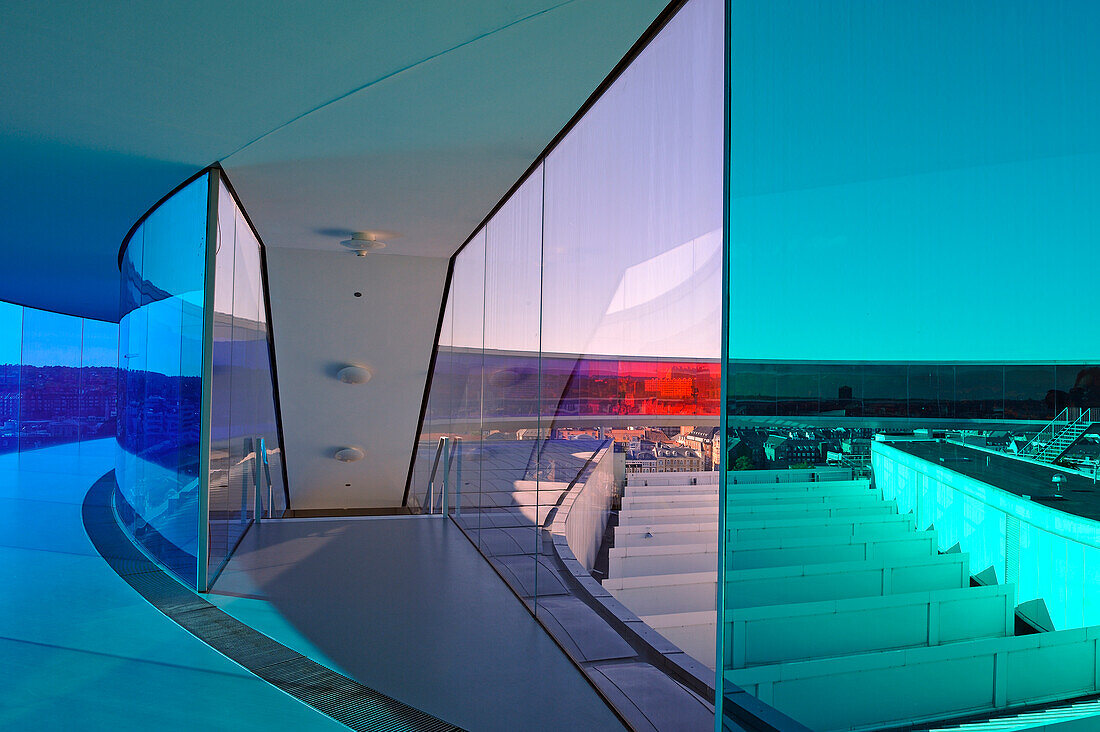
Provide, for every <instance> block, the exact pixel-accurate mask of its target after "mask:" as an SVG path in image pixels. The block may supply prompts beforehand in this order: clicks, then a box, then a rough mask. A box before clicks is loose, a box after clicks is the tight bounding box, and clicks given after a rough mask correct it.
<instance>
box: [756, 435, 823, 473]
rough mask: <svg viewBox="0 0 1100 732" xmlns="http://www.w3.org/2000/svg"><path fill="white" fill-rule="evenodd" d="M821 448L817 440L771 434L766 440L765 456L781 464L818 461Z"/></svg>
mask: <svg viewBox="0 0 1100 732" xmlns="http://www.w3.org/2000/svg"><path fill="white" fill-rule="evenodd" d="M819 450H820V448H819V446H818V443H817V442H816V441H815V440H807V439H805V438H802V437H786V436H784V435H771V436H770V437H768V439H767V440H765V441H764V456H765V457H766V458H767V459H768V461H769V462H771V463H774V464H776V465H779V466H784V465H795V464H798V463H807V464H810V465H812V464H814V463H816V462H818V460H819V459H820V458H819V454H820V452H819Z"/></svg>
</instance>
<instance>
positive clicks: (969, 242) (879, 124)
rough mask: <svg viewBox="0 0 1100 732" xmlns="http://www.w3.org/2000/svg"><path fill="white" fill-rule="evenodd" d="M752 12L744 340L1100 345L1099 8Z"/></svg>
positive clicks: (846, 345)
mask: <svg viewBox="0 0 1100 732" xmlns="http://www.w3.org/2000/svg"><path fill="white" fill-rule="evenodd" d="M733 13H734V15H733V17H732V19H731V21H732V22H731V26H732V28H733V41H732V46H731V48H732V51H731V53H732V59H731V64H732V66H731V110H732V111H731V115H732V118H731V141H730V154H731V161H730V186H731V201H730V229H731V242H730V343H729V352H730V356H731V357H732V358H748V359H811V360H841V361H845V360H895V359H896V360H908V359H922V360H1007V361H1027V360H1041V361H1059V360H1085V361H1088V360H1094V359H1092V356H1094V355H1095V350H1096V346H1095V345H1094V344H1095V343H1096V342H1097V340H1098V337H1100V331H1098V326H1097V324H1096V321H1095V318H1094V317H1093V312H1094V310H1095V306H1096V303H1097V299H1098V296H1100V288H1097V287H1096V286H1095V284H1094V281H1095V278H1096V275H1095V273H1096V272H1098V271H1100V247H1098V246H1097V244H1098V243H1100V242H1098V236H1097V235H1098V233H1100V209H1098V207H1097V206H1096V202H1097V200H1100V185H1098V180H1100V176H1098V170H1100V168H1098V163H1100V135H1097V133H1096V131H1097V130H1098V129H1100V96H1098V95H1097V94H1096V93H1095V90H1096V89H1097V88H1100V44H1096V43H1095V38H1096V37H1097V34H1098V33H1100V5H1097V4H1096V3H1092V2H1085V1H1083V0H1082V1H1080V2H1056V1H1055V2H1042V3H1036V2H1032V1H1031V0H997V1H996V2H994V1H993V0H981V1H977V0H930V1H928V2H919V3H902V2H891V3H883V2H877V1H873V0H848V1H846V2H838V1H835V0H829V1H828V2H805V1H804V0H786V1H780V2H772V3H734V4H733Z"/></svg>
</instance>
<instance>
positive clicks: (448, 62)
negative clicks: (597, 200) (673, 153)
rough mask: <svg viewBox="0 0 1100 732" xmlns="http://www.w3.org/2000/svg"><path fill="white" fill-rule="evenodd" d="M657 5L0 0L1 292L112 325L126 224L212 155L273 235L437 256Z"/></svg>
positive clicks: (529, 0) (653, 0)
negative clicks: (352, 234)
mask: <svg viewBox="0 0 1100 732" xmlns="http://www.w3.org/2000/svg"><path fill="white" fill-rule="evenodd" d="M664 5H665V2H664V0H566V1H565V2H562V1H561V0H463V2H454V1H453V0H417V1H416V2H407V1H404V2H399V1H397V0H375V1H373V2H364V1H362V0H359V1H356V2H351V1H345V2H340V1H334V2H313V3H308V4H306V3H287V2H283V3H271V2H259V1H258V0H249V1H247V2H236V3H222V2H213V1H212V0H202V1H200V2H190V3H171V2H167V1H164V0H156V1H150V2H143V3H122V2H103V3H95V4H87V5H78V4H74V3H69V2H62V1H60V0H47V1H45V2H37V3H22V4H10V3H9V4H7V5H6V6H5V8H4V10H3V22H2V23H0V164H2V166H3V170H4V175H3V176H2V177H0V217H2V221H3V226H2V227H0V257H2V258H3V261H4V262H5V265H6V266H5V268H4V271H3V273H2V274H0V300H8V301H12V302H19V303H23V304H26V305H31V306H34V307H41V308H47V309H51V310H57V311H60V312H68V313H74V314H81V315H89V316H92V317H99V318H104V319H114V318H115V317H116V316H117V277H118V270H117V265H116V255H117V251H118V246H119V244H120V243H121V240H122V238H123V237H124V236H125V234H126V231H127V230H128V229H129V228H130V225H131V224H132V223H133V222H134V220H135V219H137V218H138V217H139V216H140V215H141V214H142V213H144V212H145V210H146V209H148V208H149V207H150V206H151V205H153V204H154V203H155V202H156V201H157V200H158V199H159V198H160V197H161V196H162V195H164V194H165V193H166V192H167V191H168V190H170V189H171V188H173V187H174V186H175V185H177V184H178V183H180V182H181V181H182V180H184V179H185V178H186V177H188V176H189V175H191V174H192V173H194V172H195V171H196V170H198V169H200V168H202V167H203V166H205V165H208V164H210V163H212V162H214V161H221V162H222V164H223V166H224V167H225V169H226V170H227V171H228V173H229V176H230V179H231V180H232V181H233V183H234V185H235V187H236V188H237V191H238V193H239V195H240V197H241V199H242V201H243V203H244V205H245V207H246V208H247V209H248V211H249V213H250V215H251V217H252V218H253V220H254V222H255V224H256V226H257V227H258V228H259V230H260V233H261V235H262V236H263V237H264V240H265V242H266V243H267V244H268V246H271V247H293V248H306V249H330V250H333V249H335V248H337V247H338V246H339V245H338V241H339V240H340V239H341V238H344V236H343V235H345V234H346V232H349V231H353V230H357V229H368V228H377V229H389V230H394V231H397V232H400V233H401V234H402V236H401V238H399V239H397V240H395V241H394V242H391V244H390V248H389V249H388V250H387V252H388V253H394V254H411V255H421V256H445V255H449V254H450V253H451V252H453V251H454V249H456V248H457V247H458V245H459V244H461V243H462V240H463V239H464V238H465V237H466V236H467V235H468V234H469V233H470V232H471V231H472V230H473V228H474V226H475V225H476V224H477V222H478V221H480V220H481V218H482V217H483V216H484V215H485V214H486V213H487V212H488V211H489V209H490V208H491V207H492V206H493V204H494V203H496V201H497V200H498V199H499V198H500V197H501V196H502V195H503V194H504V192H505V191H506V190H507V189H508V187H509V186H510V185H511V184H512V183H513V182H514V181H515V180H516V178H517V177H518V176H519V175H520V174H521V173H522V172H523V170H524V169H526V167H527V166H528V165H529V164H530V163H531V161H532V160H533V159H534V157H535V156H536V155H537V154H538V153H539V152H540V151H541V149H542V148H543V147H544V146H545V145H546V144H547V143H548V142H549V141H550V139H551V138H552V137H553V136H554V134H555V133H556V132H557V131H558V130H559V129H560V128H561V127H562V126H563V125H564V124H565V123H566V122H567V121H568V119H569V118H570V117H571V116H572V114H573V113H574V112H575V111H576V110H577V109H578V108H579V107H580V105H581V104H582V103H583V102H584V100H585V99H586V98H587V97H588V95H589V94H590V93H591V92H592V90H593V89H595V87H596V86H597V85H598V84H599V82H600V81H601V80H602V79H603V77H604V76H605V75H606V74H607V73H608V72H609V71H610V70H611V68H612V67H613V66H614V65H615V63H616V62H617V61H618V60H619V59H620V58H621V57H622V56H623V54H625V53H626V51H627V49H628V48H629V47H630V46H631V44H632V43H633V42H634V41H635V40H636V39H637V37H638V36H639V35H641V34H642V32H643V31H644V30H645V28H646V26H647V25H649V23H650V22H651V21H652V20H653V19H654V18H655V17H656V15H657V14H658V13H659V12H660V10H661V8H662V7H663V6H664Z"/></svg>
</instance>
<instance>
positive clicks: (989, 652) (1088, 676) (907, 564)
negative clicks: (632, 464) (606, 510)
mask: <svg viewBox="0 0 1100 732" xmlns="http://www.w3.org/2000/svg"><path fill="white" fill-rule="evenodd" d="M746 478H748V476H746ZM724 508H725V512H726V518H727V521H726V526H725V531H726V551H727V554H726V571H725V577H724V580H725V605H726V609H725V613H724V628H723V636H724V643H723V645H724V658H723V663H722V665H723V668H724V669H725V670H726V673H725V678H726V681H727V682H728V683H731V684H734V685H737V686H740V687H741V688H743V689H745V690H746V691H748V692H749V693H750V694H753V695H755V696H757V697H758V698H760V699H761V700H762V701H764V702H766V703H768V704H771V705H772V706H774V707H776V708H777V709H779V710H780V711H782V712H784V713H786V714H788V715H790V716H791V717H793V718H794V719H796V720H798V721H800V722H802V723H803V724H806V725H807V726H808V727H810V728H811V729H813V730H818V731H820V732H825V731H826V730H870V729H882V728H884V727H890V728H898V729H910V727H909V726H908V725H913V724H921V725H929V724H932V723H933V722H935V721H936V720H951V719H962V718H964V717H972V718H979V719H980V718H981V717H982V716H985V717H986V720H985V723H986V724H987V725H989V726H987V727H984V728H979V727H972V728H971V729H989V730H994V729H1002V728H1001V727H997V726H995V722H997V721H998V720H1008V719H1011V717H1009V716H1007V715H1009V714H1010V713H1011V709H1012V708H1014V707H1015V708H1023V707H1027V706H1029V705H1035V704H1063V706H1061V707H1058V709H1060V710H1072V711H1067V712H1066V713H1067V714H1078V713H1080V714H1081V716H1086V715H1087V714H1089V713H1091V711H1096V709H1095V708H1093V707H1089V706H1088V705H1082V706H1075V705H1072V704H1066V703H1065V700H1068V699H1073V698H1080V697H1083V696H1086V695H1089V694H1094V693H1095V692H1096V691H1097V690H1098V689H1097V679H1096V674H1095V671H1096V668H1097V661H1098V659H1100V654H1098V652H1097V643H1098V641H1100V628H1078V629H1070V630H1061V631H1052V632H1047V633H1037V634H1031V635H1023V636H1015V634H1014V633H1015V603H1016V588H1015V586H1014V585H996V584H993V585H985V586H972V583H971V579H970V577H971V568H970V558H969V556H968V555H967V554H965V553H948V554H939V553H938V551H937V541H936V532H935V531H931V530H930V531H918V530H917V527H916V526H915V525H914V522H913V518H912V516H911V515H898V513H897V507H896V505H895V503H894V502H893V501H884V500H882V497H881V494H880V493H879V491H878V490H877V489H873V488H871V487H870V486H869V482H868V481H866V480H832V481H823V482H819V481H812V482H801V483H795V482H785V483H739V484H732V485H730V486H728V490H727V496H726V505H725V507H724ZM717 510H718V499H717V486H714V485H710V486H662V487H653V486H648V487H643V486H634V485H631V486H628V488H627V492H626V497H625V498H624V502H623V511H622V513H621V514H620V526H619V528H618V529H617V531H616V537H615V548H614V549H612V550H611V552H612V553H611V572H610V575H611V577H610V578H609V579H608V580H607V581H605V582H604V586H605V588H607V589H608V590H609V591H610V592H611V593H612V594H613V595H614V596H615V597H616V598H618V599H619V600H620V601H621V602H622V603H623V604H624V605H626V606H627V607H629V608H630V609H632V610H633V611H634V612H635V613H637V614H638V615H639V616H641V617H642V619H643V620H644V621H645V622H646V623H648V624H650V625H651V626H653V627H654V628H656V629H657V630H658V631H659V632H661V633H662V634H663V635H665V636H666V637H667V638H668V639H669V640H671V641H672V642H673V643H676V644H677V645H679V646H680V647H681V648H682V649H683V650H685V651H687V652H688V653H690V654H692V655H694V656H695V657H696V658H699V659H700V660H702V661H704V662H707V661H710V659H712V658H713V650H714V645H713V640H709V641H708V638H709V639H713V637H714V631H715V614H714V610H713V608H714V594H713V589H714V583H715V580H716V579H717V577H716V573H715V572H714V569H713V567H714V565H715V564H716V557H717V555H716V554H715V553H714V552H715V551H716V547H715V545H714V543H713V541H714V540H713V538H712V537H713V531H714V522H715V520H716V518H717ZM707 523H709V528H708V527H707V526H704V524H707ZM708 534H709V536H710V537H711V538H709V539H708ZM983 576H987V575H986V573H984V572H983ZM708 601H709V603H710V605H709V607H707V605H706V603H707V602H708ZM711 663H713V661H711ZM708 665H709V664H708ZM1085 710H1091V711H1088V712H1086V711H1085ZM1048 711H1049V712H1050V713H1051V714H1054V713H1055V710H1054V709H1049V710H1048ZM1038 713H1039V712H1026V713H1025V712H1020V714H1019V717H1020V718H1021V719H1023V718H1025V717H1026V716H1027V715H1028V714H1038ZM994 715H997V717H996V719H992V718H991V717H993V716H994ZM1016 723H1017V721H1016V720H1013V721H1012V724H1016ZM970 724H977V723H976V722H970ZM1043 724H1050V722H1049V721H1048V722H1043ZM1097 728H1100V725H1098V727H1097ZM922 729H930V728H929V727H927V726H924V727H922ZM960 729H962V728H961V727H960ZM1004 729H1016V727H1011V726H1010V727H1005V728H1004Z"/></svg>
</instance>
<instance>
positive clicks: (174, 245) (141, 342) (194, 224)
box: [116, 176, 208, 586]
mask: <svg viewBox="0 0 1100 732" xmlns="http://www.w3.org/2000/svg"><path fill="white" fill-rule="evenodd" d="M207 186H208V181H207V177H206V176H202V177H200V178H198V179H196V180H195V181H193V182H192V183H190V184H189V185H187V186H186V187H184V188H182V189H181V190H180V191H179V192H177V193H176V194H175V195H174V196H173V197H171V198H170V199H168V200H167V201H165V202H164V203H163V204H161V206H160V207H159V208H157V209H156V210H155V211H153V212H152V213H151V214H150V215H149V216H148V218H147V219H146V220H145V221H144V222H143V223H142V225H141V226H140V227H139V228H138V229H137V230H136V231H135V233H134V236H133V237H132V238H131V240H130V242H129V245H128V247H127V250H126V252H125V255H124V258H123V266H122V293H121V301H122V312H123V317H122V322H121V323H120V326H119V351H120V354H119V362H120V367H121V368H120V372H121V373H120V376H119V386H118V389H119V430H118V442H119V446H120V448H121V449H120V450H119V454H118V460H117V470H116V477H117V478H118V482H119V491H120V494H119V499H120V500H119V501H118V510H119V515H120V516H121V517H122V518H123V520H124V522H125V523H126V524H127V525H128V528H130V530H131V531H132V532H133V534H134V536H135V537H136V538H137V539H138V540H139V541H140V542H141V543H142V544H143V545H144V546H145V547H146V549H147V550H148V551H149V552H150V553H151V554H152V555H153V556H154V557H156V558H157V559H158V560H159V561H160V562H161V563H162V564H164V565H165V566H167V567H169V568H170V569H171V570H172V571H174V572H175V573H176V574H177V575H178V576H179V577H180V578H181V579H183V580H184V581H186V582H187V583H189V584H191V585H192V586H193V585H194V583H195V579H196V570H197V563H196V553H197V551H198V526H199V517H198V502H199V490H200V480H199V461H200V452H199V415H200V413H201V398H202V385H201V376H202V373H201V365H202V353H203V351H202V349H203V336H202V309H203V304H204V293H205V282H206V245H207V243H206V221H207Z"/></svg>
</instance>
